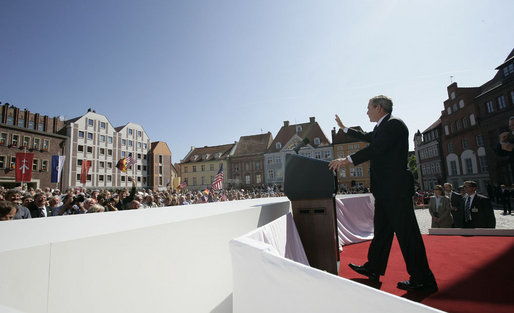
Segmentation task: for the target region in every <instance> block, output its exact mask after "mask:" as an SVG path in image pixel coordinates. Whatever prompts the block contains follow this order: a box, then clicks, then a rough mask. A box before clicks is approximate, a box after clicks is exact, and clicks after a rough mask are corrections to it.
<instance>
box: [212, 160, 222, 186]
mask: <svg viewBox="0 0 514 313" xmlns="http://www.w3.org/2000/svg"><path fill="white" fill-rule="evenodd" d="M221 187H223V163H221V165H220V170H219V171H218V174H216V176H215V177H214V180H213V181H212V185H211V189H212V190H220V189H221Z"/></svg>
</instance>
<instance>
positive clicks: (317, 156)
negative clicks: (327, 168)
mask: <svg viewBox="0 0 514 313" xmlns="http://www.w3.org/2000/svg"><path fill="white" fill-rule="evenodd" d="M314 157H315V158H316V159H321V151H316V152H314Z"/></svg>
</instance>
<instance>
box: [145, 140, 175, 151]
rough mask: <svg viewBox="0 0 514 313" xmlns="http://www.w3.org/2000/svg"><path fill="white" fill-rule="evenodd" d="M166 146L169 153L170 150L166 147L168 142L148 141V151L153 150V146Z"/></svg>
mask: <svg viewBox="0 0 514 313" xmlns="http://www.w3.org/2000/svg"><path fill="white" fill-rule="evenodd" d="M162 145H164V146H166V149H167V150H168V151H169V152H170V154H171V150H170V148H169V147H168V144H167V143H166V142H164V141H154V142H152V143H150V152H153V151H154V150H155V148H157V146H162Z"/></svg>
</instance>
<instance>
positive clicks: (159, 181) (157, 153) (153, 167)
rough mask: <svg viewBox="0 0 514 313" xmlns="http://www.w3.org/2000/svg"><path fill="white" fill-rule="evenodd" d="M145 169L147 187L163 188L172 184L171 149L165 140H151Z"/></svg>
mask: <svg viewBox="0 0 514 313" xmlns="http://www.w3.org/2000/svg"><path fill="white" fill-rule="evenodd" d="M147 170H148V187H149V188H152V189H158V190H165V189H166V188H167V187H168V186H173V185H172V183H173V177H172V176H173V175H172V171H174V169H173V166H172V164H171V151H170V148H169V147H168V145H167V144H166V143H165V142H163V141H157V142H152V144H151V149H150V153H148V165H147Z"/></svg>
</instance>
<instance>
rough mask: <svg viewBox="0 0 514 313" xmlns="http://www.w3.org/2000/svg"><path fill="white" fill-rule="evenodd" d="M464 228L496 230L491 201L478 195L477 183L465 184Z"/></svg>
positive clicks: (468, 182)
mask: <svg viewBox="0 0 514 313" xmlns="http://www.w3.org/2000/svg"><path fill="white" fill-rule="evenodd" d="M464 190H465V191H466V195H465V196H464V228H495V227H496V218H495V217H494V211H493V207H492V206H491V201H489V198H487V197H486V196H483V195H481V194H478V193H477V183H476V182H474V181H472V180H469V181H465V182H464Z"/></svg>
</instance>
